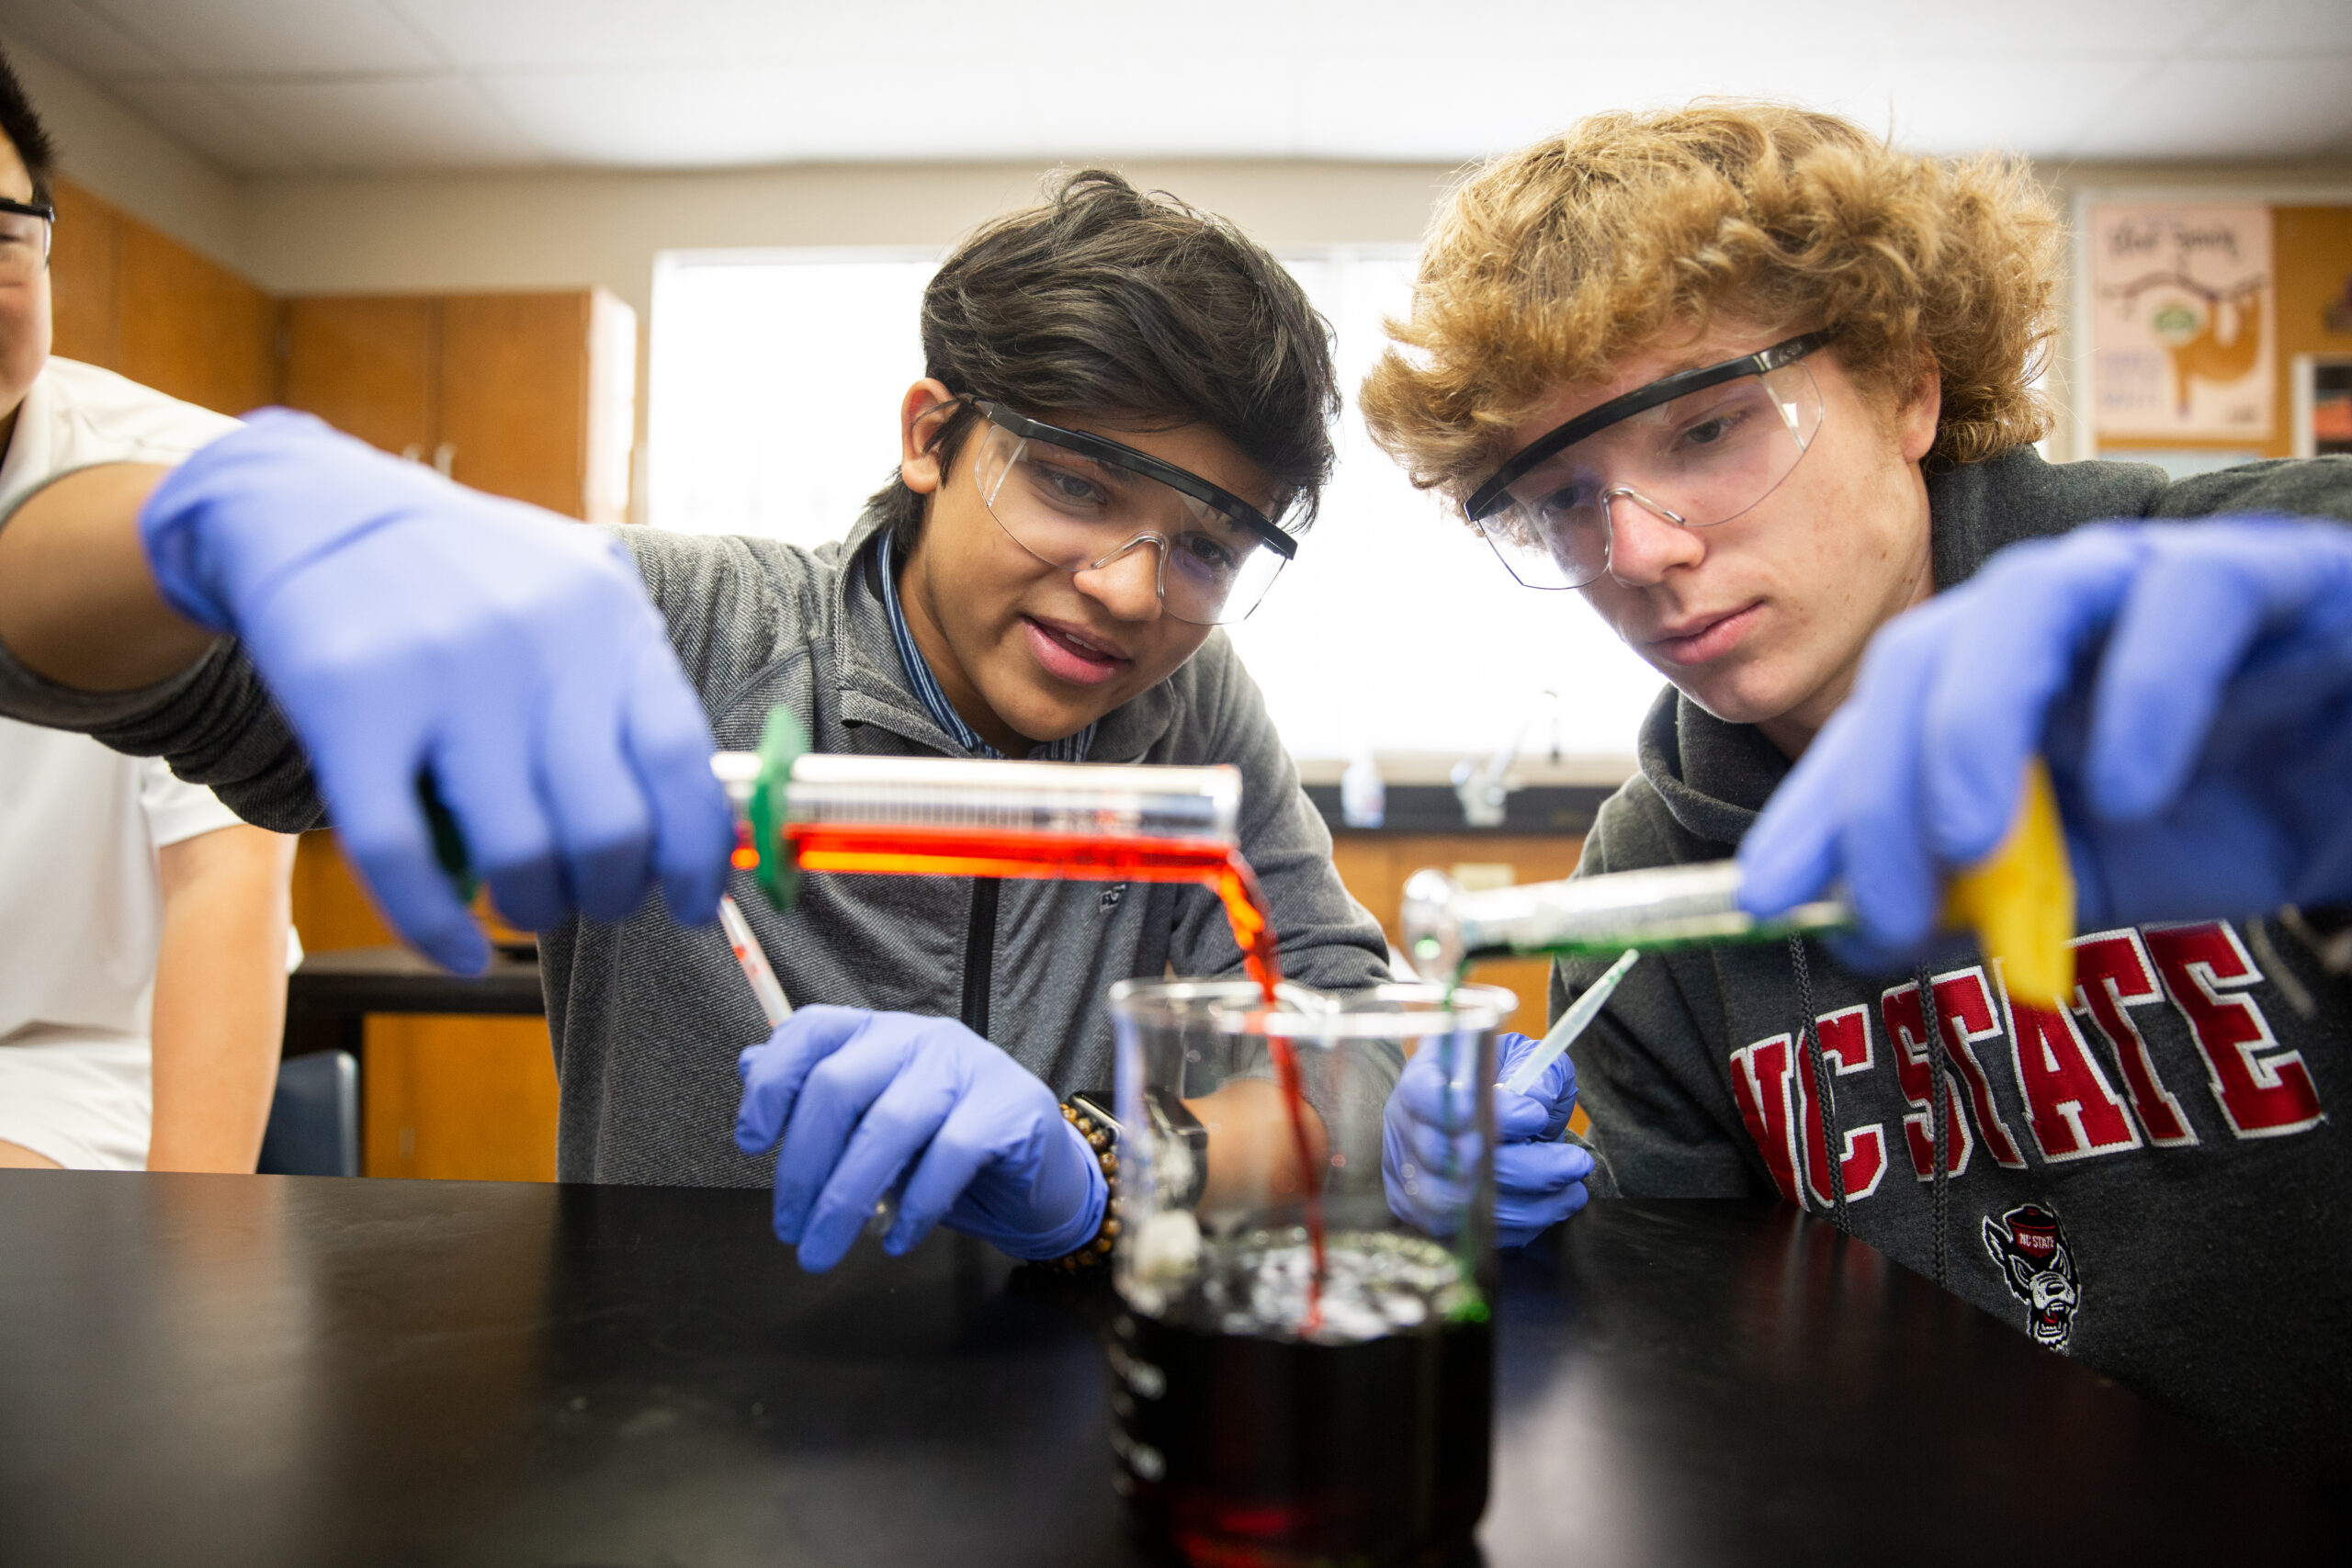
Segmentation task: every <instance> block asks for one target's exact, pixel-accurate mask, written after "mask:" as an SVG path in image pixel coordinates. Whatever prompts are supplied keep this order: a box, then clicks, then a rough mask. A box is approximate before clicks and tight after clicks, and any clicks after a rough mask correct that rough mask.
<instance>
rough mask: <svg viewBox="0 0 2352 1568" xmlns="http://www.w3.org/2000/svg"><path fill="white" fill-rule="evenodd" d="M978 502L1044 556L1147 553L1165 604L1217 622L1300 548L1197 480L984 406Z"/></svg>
mask: <svg viewBox="0 0 2352 1568" xmlns="http://www.w3.org/2000/svg"><path fill="white" fill-rule="evenodd" d="M972 406H973V407H974V408H976V409H978V411H979V412H981V413H982V414H983V415H985V416H986V418H987V421H988V423H985V424H983V425H981V426H980V428H979V430H978V433H977V434H976V436H975V439H974V441H973V443H972V445H973V446H974V448H975V449H976V457H975V458H974V462H973V476H974V478H975V479H978V481H979V487H980V499H981V500H982V501H983V502H986V503H987V504H988V509H989V513H992V514H993V515H994V516H995V518H996V520H997V522H999V523H1000V524H1001V525H1003V527H1004V531H1005V532H1006V533H1008V534H1010V535H1012V536H1013V538H1014V539H1015V540H1017V541H1018V542H1019V543H1020V545H1021V547H1023V549H1025V550H1027V551H1028V552H1029V553H1030V554H1031V555H1034V556H1035V557H1036V558H1038V559H1039V560H1042V561H1044V562H1046V564H1048V565H1050V566H1057V567H1059V568H1061V569H1062V570H1064V571H1088V570H1096V569H1099V568H1102V567H1106V566H1109V565H1110V564H1111V563H1112V562H1114V561H1115V560H1118V559H1119V558H1122V557H1124V556H1125V555H1127V554H1128V553H1130V552H1131V551H1133V550H1136V549H1137V548H1139V547H1143V546H1146V545H1149V546H1152V547H1155V549H1156V552H1157V555H1158V558H1159V570H1158V577H1157V582H1158V587H1159V602H1160V604H1161V606H1162V607H1163V608H1165V609H1166V610H1167V612H1168V613H1169V614H1170V615H1173V616H1175V617H1176V618H1177V619H1178V620H1180V621H1188V622H1191V623H1192V624H1193V625H1194V626H1220V625H1224V624H1226V623H1227V622H1232V621H1238V620H1241V619H1243V618H1244V617H1246V616H1247V615H1249V614H1250V611H1252V610H1254V609H1256V608H1257V607H1258V602H1259V601H1260V600H1261V599H1263V598H1264V597H1265V596H1266V590H1267V589H1269V588H1271V587H1272V586H1273V583H1274V579H1275V578H1276V577H1278V576H1280V575H1281V573H1282V570H1283V564H1284V563H1285V562H1287V561H1288V560H1289V559H1290V558H1292V557H1293V556H1294V555H1295V554H1296V553H1297V551H1298V544H1297V541H1295V539H1293V538H1292V537H1291V536H1289V535H1288V534H1285V533H1283V531H1282V529H1281V528H1279V527H1277V526H1276V525H1274V523H1273V522H1272V521H1271V520H1269V519H1268V518H1267V517H1266V515H1265V514H1264V513H1261V512H1260V511H1259V510H1258V509H1257V508H1256V507H1254V506H1251V505H1250V503H1249V502H1246V501H1243V500H1242V499H1241V498H1240V497H1238V496H1237V495H1235V494H1233V493H1232V492H1231V491H1227V490H1223V489H1221V488H1219V487H1218V486H1216V485H1214V484H1211V483H1210V482H1209V481H1208V480H1206V479H1202V478H1201V477H1200V476H1199V475H1198V474H1193V473H1189V472H1187V471H1186V470H1184V469H1182V468H1178V467H1176V466H1175V465H1174V464H1172V463H1167V462H1162V461H1161V460H1160V459H1159V458H1158V457H1152V456H1151V455H1150V454H1149V453H1147V452H1138V451H1136V449H1135V448H1133V447H1131V446H1121V445H1120V444H1119V443H1117V442H1115V441H1111V440H1106V439H1105V438H1103V436H1100V435H1094V434H1089V433H1087V432H1085V431H1082V430H1064V429H1062V428H1060V427H1059V426H1057V425H1051V424H1046V423H1040V422H1039V421H1036V420H1034V419H1028V418H1025V417H1023V415H1020V414H1017V413H1014V412H1012V410H1010V409H1007V408H1003V407H1001V406H999V405H998V404H995V403H989V402H981V401H978V400H975V401H974V403H973V404H972Z"/></svg>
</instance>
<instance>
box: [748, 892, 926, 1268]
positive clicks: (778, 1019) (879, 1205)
mask: <svg viewBox="0 0 2352 1568" xmlns="http://www.w3.org/2000/svg"><path fill="white" fill-rule="evenodd" d="M718 924H719V926H720V928H721V929H722V930H724V931H726V932H727V945H728V946H729V947H731V948H733V949H734V950H735V962H736V964H738V965H740V966H741V969H742V971H743V978H744V979H746V980H748V981H750V982H751V986H752V996H754V997H756V998H759V1003H760V1012H761V1014H762V1015H763V1017H765V1018H766V1020H767V1021H768V1032H769V1033H770V1034H774V1033H775V1032H776V1031H777V1030H779V1029H781V1028H783V1027H784V1021H785V1020H786V1019H788V1018H790V1017H791V1016H792V998H789V997H787V996H786V995H785V994H784V982H783V981H781V980H778V979H777V978H776V977H775V965H774V964H770V963H769V962H768V955H767V950H766V949H765V948H763V947H762V946H761V945H760V939H759V938H758V937H757V936H756V935H754V934H753V933H752V922H751V921H749V920H747V919H744V918H743V909H742V906H741V905H740V904H738V903H736V902H735V896H734V895H733V894H731V893H722V894H720V895H719V896H718ZM898 1217H899V1204H898V1199H897V1195H896V1194H894V1193H888V1192H886V1193H884V1194H883V1195H882V1196H881V1197H879V1198H877V1199H876V1200H875V1201H874V1217H873V1218H872V1219H870V1220H868V1221H866V1222H865V1234H866V1235H882V1234H883V1233H884V1232H886V1231H888V1229H889V1228H890V1225H891V1223H892V1222H893V1221H895V1220H896V1219H897V1218H898Z"/></svg>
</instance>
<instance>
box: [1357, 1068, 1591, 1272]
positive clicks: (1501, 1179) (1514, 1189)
mask: <svg viewBox="0 0 2352 1568" xmlns="http://www.w3.org/2000/svg"><path fill="white" fill-rule="evenodd" d="M1495 1046H1496V1052H1495V1054H1496V1055H1497V1057H1498V1059H1499V1060H1498V1066H1497V1071H1496V1074H1495V1076H1496V1077H1497V1078H1498V1079H1500V1078H1507V1077H1510V1069H1511V1067H1512V1066H1514V1065H1515V1064H1516V1063H1517V1062H1518V1061H1519V1059H1520V1058H1521V1057H1522V1056H1524V1055H1527V1053H1528V1052H1530V1051H1532V1050H1533V1049H1535V1042H1534V1041H1532V1040H1531V1039H1529V1038H1528V1037H1527V1036H1526V1035H1524V1034H1503V1035H1499V1036H1498V1037H1497V1038H1496V1041H1495ZM1444 1055H1445V1053H1444V1051H1443V1050H1442V1048H1441V1047H1440V1046H1439V1045H1437V1044H1436V1043H1430V1044H1428V1045H1425V1046H1423V1047H1422V1048H1421V1049H1420V1050H1419V1051H1417V1052H1415V1053H1414V1055H1413V1059H1412V1060H1411V1061H1409V1062H1408V1063H1406V1064H1405V1071H1404V1073H1403V1075H1402V1076H1400V1077H1398V1078H1397V1087H1396V1089H1393V1090H1391V1091H1390V1093H1389V1096H1388V1106H1387V1109H1386V1111H1385V1112H1384V1114H1383V1117H1382V1126H1381V1139H1380V1176H1381V1180H1382V1183H1383V1184H1384V1185H1385V1187H1386V1188H1387V1190H1388V1206H1389V1208H1390V1209H1392V1210H1394V1211H1395V1212H1396V1214H1397V1218H1398V1219H1401V1220H1403V1221H1405V1222H1406V1223H1407V1224H1412V1225H1418V1226H1419V1227H1420V1229H1422V1230H1423V1231H1426V1232H1429V1233H1430V1234H1431V1235H1442V1234H1444V1233H1445V1232H1446V1231H1448V1230H1451V1229H1452V1228H1453V1216H1455V1215H1456V1214H1459V1213H1461V1212H1462V1208H1463V1205H1464V1202H1465V1201H1466V1198H1465V1194H1464V1188H1465V1183H1466V1180H1467V1178H1466V1176H1462V1177H1456V1178H1453V1179H1449V1178H1448V1177H1447V1176H1446V1174H1445V1172H1446V1170H1447V1169H1448V1168H1449V1162H1448V1159H1447V1154H1448V1151H1447V1148H1446V1143H1447V1139H1446V1135H1445V1131H1444V1128H1445V1125H1446V1123H1447V1122H1448V1121H1449V1120H1450V1121H1451V1122H1452V1124H1453V1126H1455V1127H1457V1128H1460V1129H1462V1131H1459V1132H1456V1133H1455V1134H1453V1150H1452V1155H1453V1158H1452V1162H1451V1168H1453V1169H1454V1170H1456V1171H1466V1170H1467V1168H1468V1167H1469V1164H1470V1162H1471V1161H1472V1160H1474V1159H1476V1157H1477V1152H1478V1135H1477V1133H1476V1130H1475V1129H1473V1128H1472V1127H1471V1122H1470V1118H1471V1110H1472V1101H1471V1099H1470V1097H1471V1095H1473V1094H1474V1093H1476V1091H1477V1089H1478V1087H1479V1086H1477V1085H1475V1084H1473V1083H1471V1082H1470V1081H1469V1080H1470V1072H1471V1069H1472V1068H1473V1067H1475V1066H1476V1063H1475V1062H1470V1063H1464V1064H1462V1065H1461V1066H1460V1070H1458V1071H1457V1072H1456V1073H1455V1074H1454V1075H1453V1081H1451V1082H1449V1081H1448V1080H1447V1077H1446V1071H1445V1066H1444V1063H1443V1061H1442V1058H1443V1056H1444ZM1462 1055H1464V1056H1467V1055H1469V1053H1468V1052H1464V1053H1462ZM1487 1087H1488V1091H1489V1092H1490V1093H1492V1094H1493V1095H1494V1097H1495V1136H1496V1138H1497V1139H1498V1142H1497V1144H1496V1146H1495V1239H1496V1241H1498V1243H1499V1244H1501V1245H1502V1246H1504V1247H1524V1246H1526V1245H1527V1244H1528V1243H1529V1242H1531V1241H1533V1240H1534V1239H1535V1238H1536V1236H1538V1235H1541V1234H1542V1233H1543V1232H1544V1231H1545V1230H1547V1229H1549V1228H1550V1227H1551V1226H1553V1225H1555V1224H1559V1223H1560V1222H1561V1221H1562V1220H1565V1219H1566V1218H1567V1217H1568V1216H1569V1215H1570V1214H1573V1213H1576V1212H1577V1210H1578V1209H1581V1208H1583V1207H1584V1203H1585V1187H1584V1179H1585V1178H1586V1177H1588V1176H1589V1175H1591V1174H1592V1156H1591V1155H1590V1154H1589V1153H1587V1152H1586V1151H1585V1150H1584V1149H1582V1148H1579V1147H1578V1146H1577V1145H1574V1144H1564V1143H1561V1142H1559V1141H1558V1140H1559V1136H1560V1134H1561V1132H1562V1131H1563V1130H1564V1129H1566V1126H1567V1124H1568V1117H1569V1115H1570V1114H1571V1113H1573V1112H1574V1111H1575V1110H1576V1108H1577V1069H1576V1064H1575V1063H1573V1062H1571V1061H1569V1060H1568V1057H1567V1054H1566V1052H1563V1053H1562V1054H1561V1055H1560V1058H1559V1060H1557V1061H1555V1062H1554V1063H1553V1064H1552V1065H1551V1066H1548V1067H1546V1068H1544V1075H1543V1077H1539V1078H1537V1079H1536V1080H1535V1084H1534V1092H1533V1093H1532V1094H1513V1093H1512V1092H1511V1091H1510V1090H1509V1089H1505V1088H1503V1087H1502V1086H1501V1084H1500V1083H1496V1084H1493V1085H1490V1086H1487ZM1449 1106H1450V1107H1451V1109H1452V1111H1453V1114H1452V1116H1451V1118H1449V1117H1447V1115H1446V1111H1447V1109H1448V1107H1449Z"/></svg>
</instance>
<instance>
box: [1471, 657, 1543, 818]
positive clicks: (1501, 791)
mask: <svg viewBox="0 0 2352 1568" xmlns="http://www.w3.org/2000/svg"><path fill="white" fill-rule="evenodd" d="M1544 703H1545V704H1546V711H1547V712H1548V713H1549V714H1550V716H1551V719H1552V761H1555V762H1557V761H1559V760H1560V694H1559V693H1558V692H1556V691H1553V690H1551V689H1549V688H1546V689H1545V691H1544ZM1542 716H1543V715H1540V714H1539V715H1538V716H1536V718H1531V719H1529V720H1528V721H1527V722H1526V723H1524V724H1521V726H1520V727H1519V728H1517V729H1515V730H1513V731H1512V732H1511V737H1510V739H1509V740H1507V741H1505V742H1504V743H1503V744H1502V745H1501V746H1499V747H1498V748H1497V749H1496V750H1495V753H1494V755H1492V756H1490V757H1488V758H1487V760H1486V761H1483V762H1481V761H1477V760H1476V759H1475V758H1471V757H1464V758H1463V759H1462V761H1458V762H1456V763H1454V764H1453V797H1454V798H1455V799H1456V800H1459V801H1460V802H1462V820H1463V821H1464V823H1466V824H1468V825H1469V826H1470V827H1473V828H1499V827H1501V826H1502V825H1503V816H1504V805H1505V803H1506V802H1507V801H1509V800H1510V792H1511V785H1510V778H1509V774H1510V767H1511V764H1512V763H1513V762H1516V761H1519V750H1520V744H1521V742H1522V741H1523V740H1525V739H1527V732H1528V730H1529V729H1531V728H1533V727H1534V725H1535V723H1536V722H1537V719H1538V718H1541V717H1542Z"/></svg>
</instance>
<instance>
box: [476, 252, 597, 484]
mask: <svg viewBox="0 0 2352 1568" xmlns="http://www.w3.org/2000/svg"><path fill="white" fill-rule="evenodd" d="M589 344H590V300H589V295H588V292H587V291H586V290H585V289H582V290H579V291H577V292H574V293H569V294H459V295H452V296H450V297H449V298H448V299H445V300H443V301H442V305H441V440H442V442H443V443H445V444H446V445H445V446H444V447H443V450H445V451H446V452H447V455H448V472H449V475H450V477H451V478H452V479H457V480H458V482H459V483H461V484H469V485H472V486H473V487H474V488H476V489H477V490H486V491H492V493H493V494H497V495H508V496H513V497H514V498H515V500H517V501H527V502H532V503H534V504H536V505H539V506H544V507H546V508H548V510H549V511H551V512H560V513H563V514H564V515H565V516H567V517H584V516H586V515H587V512H588V506H587V503H588V411H589V392H590V376H589Z"/></svg>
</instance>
